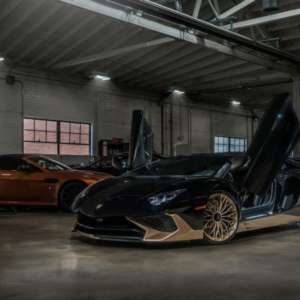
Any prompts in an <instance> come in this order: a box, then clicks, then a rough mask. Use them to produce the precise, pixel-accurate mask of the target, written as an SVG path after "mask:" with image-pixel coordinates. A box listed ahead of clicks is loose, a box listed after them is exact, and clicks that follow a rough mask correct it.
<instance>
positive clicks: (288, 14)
mask: <svg viewBox="0 0 300 300" xmlns="http://www.w3.org/2000/svg"><path fill="white" fill-rule="evenodd" d="M299 15H300V8H297V9H293V10H288V11H284V12H281V13H278V14H272V15H268V16H264V17H259V18H253V19H250V20H245V21H240V22H236V23H233V24H229V25H226V26H223V28H225V29H242V28H247V27H251V26H258V25H263V24H267V23H271V22H276V21H280V20H284V19H288V18H292V17H297V16H299Z"/></svg>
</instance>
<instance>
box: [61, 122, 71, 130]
mask: <svg viewBox="0 0 300 300" xmlns="http://www.w3.org/2000/svg"><path fill="white" fill-rule="evenodd" d="M60 131H61V132H70V123H67V122H61V123H60Z"/></svg>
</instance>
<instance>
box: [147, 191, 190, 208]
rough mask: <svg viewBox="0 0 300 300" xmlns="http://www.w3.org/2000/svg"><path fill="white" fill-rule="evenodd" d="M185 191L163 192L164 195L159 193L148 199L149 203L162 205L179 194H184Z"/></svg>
mask: <svg viewBox="0 0 300 300" xmlns="http://www.w3.org/2000/svg"><path fill="white" fill-rule="evenodd" d="M185 191H186V189H180V190H176V191H171V192H165V193H160V194H157V195H154V196H151V197H149V198H148V200H149V202H150V203H151V204H152V205H156V206H158V205H161V204H164V203H168V202H170V201H172V200H173V199H175V198H176V197H178V196H179V195H180V194H182V193H184V192H185Z"/></svg>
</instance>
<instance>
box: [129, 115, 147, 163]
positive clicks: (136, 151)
mask: <svg viewBox="0 0 300 300" xmlns="http://www.w3.org/2000/svg"><path fill="white" fill-rule="evenodd" d="M152 156H153V132H152V129H151V127H150V126H149V124H148V122H147V121H146V119H145V117H144V112H143V111H142V110H135V111H133V115H132V123H131V139H130V148H129V156H128V168H129V169H134V168H137V167H141V166H143V165H146V164H150V163H151V162H152Z"/></svg>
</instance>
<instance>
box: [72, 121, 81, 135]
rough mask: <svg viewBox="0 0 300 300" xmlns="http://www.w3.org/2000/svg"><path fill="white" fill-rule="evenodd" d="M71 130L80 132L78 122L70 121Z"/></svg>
mask: <svg viewBox="0 0 300 300" xmlns="http://www.w3.org/2000/svg"><path fill="white" fill-rule="evenodd" d="M71 132H72V133H80V124H77V123H71Z"/></svg>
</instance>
